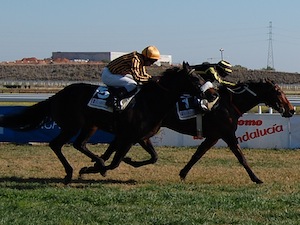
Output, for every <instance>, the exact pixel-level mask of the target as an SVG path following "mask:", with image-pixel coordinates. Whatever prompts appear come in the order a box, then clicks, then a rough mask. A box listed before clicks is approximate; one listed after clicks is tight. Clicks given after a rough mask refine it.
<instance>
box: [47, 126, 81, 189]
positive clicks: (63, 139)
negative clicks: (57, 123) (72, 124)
mask: <svg viewBox="0 0 300 225" xmlns="http://www.w3.org/2000/svg"><path fill="white" fill-rule="evenodd" d="M75 134H76V132H68V131H66V130H63V129H62V130H61V132H60V134H59V135H58V136H57V137H56V138H54V139H53V140H52V141H51V142H50V143H49V146H50V148H51V149H52V150H53V151H54V153H55V154H56V156H57V157H58V159H59V160H60V162H61V163H62V165H63V166H64V168H65V171H66V176H65V178H64V183H65V184H68V183H70V181H71V179H72V175H73V168H72V166H71V165H70V164H69V162H68V160H67V159H66V157H65V156H64V155H63V153H62V151H61V149H62V146H63V145H64V144H65V143H67V142H68V141H69V140H70V139H71V138H72V137H73V136H74V135H75Z"/></svg>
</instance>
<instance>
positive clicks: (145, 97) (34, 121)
mask: <svg viewBox="0 0 300 225" xmlns="http://www.w3.org/2000/svg"><path fill="white" fill-rule="evenodd" d="M192 71H193V70H191V69H190V68H189V65H188V63H183V68H182V69H181V68H178V67H174V68H171V69H167V70H166V71H165V72H164V73H163V74H162V76H160V77H159V78H158V79H157V80H155V81H152V82H151V81H149V82H148V83H146V84H144V85H143V86H142V87H141V89H140V91H139V92H138V93H137V94H136V96H135V97H134V99H133V100H132V101H131V103H130V105H129V106H128V109H127V110H124V111H122V112H120V113H112V112H107V111H104V110H103V111H102V110H99V109H94V108H91V107H88V105H87V104H88V102H89V100H90V99H91V97H92V96H93V94H94V92H95V90H96V89H97V86H96V85H91V84H71V85H69V86H67V87H66V88H64V89H63V90H61V91H59V92H58V93H56V94H55V95H53V96H52V97H50V98H49V99H47V100H45V101H42V102H39V103H37V104H35V105H33V106H29V107H27V108H26V109H25V110H24V111H23V112H21V113H20V114H16V115H5V116H1V117H0V126H1V127H8V128H13V129H18V130H24V131H26V130H30V129H35V128H37V127H38V126H40V125H41V124H43V123H44V122H45V121H47V117H50V118H51V119H52V120H53V121H55V122H56V123H57V125H58V126H59V127H60V128H61V129H60V134H59V135H58V136H57V137H56V138H54V139H53V140H52V141H51V142H50V143H49V145H50V148H51V149H52V150H53V151H54V152H55V154H56V155H57V157H58V158H59V160H60V161H61V163H62V164H63V166H64V169H65V171H66V176H65V183H68V182H70V181H71V179H72V174H73V168H72V167H71V165H70V164H69V162H68V161H67V159H66V158H65V156H64V155H63V154H62V146H63V145H64V144H65V143H67V142H68V141H69V140H70V139H71V138H72V137H74V136H76V135H77V134H78V132H79V134H78V136H77V137H76V139H75V141H74V143H73V146H74V147H75V148H76V149H77V150H79V151H81V152H82V153H84V154H85V155H87V156H88V157H90V158H91V159H92V161H94V162H96V163H95V164H96V165H97V166H98V167H99V168H101V169H102V173H103V174H104V173H105V172H106V170H110V169H114V168H116V167H117V166H118V165H119V163H120V161H122V159H123V157H124V156H125V155H126V153H127V152H128V151H129V149H130V148H131V146H132V145H133V144H135V143H137V142H138V141H139V140H143V139H148V138H150V137H151V136H153V135H154V134H156V132H157V131H158V130H159V128H160V126H161V124H162V120H163V118H164V117H165V116H166V114H167V112H168V111H170V109H171V108H172V107H173V106H174V105H175V103H176V102H177V101H178V99H179V97H180V95H181V94H182V93H186V92H187V93H191V94H193V95H198V94H199V87H200V82H201V79H200V78H199V77H197V75H195V74H193V73H192ZM97 129H101V130H104V131H108V132H111V133H113V134H115V141H114V143H115V147H116V148H117V149H118V151H117V153H116V154H115V156H114V159H113V160H112V162H111V164H110V165H108V166H105V165H104V162H103V160H102V159H101V158H99V157H98V156H97V155H95V154H93V153H92V152H90V151H89V150H88V149H87V147H86V142H87V141H88V139H89V137H90V136H92V135H93V134H94V132H95V131H96V130H97ZM83 171H84V170H83ZM88 172H90V171H88Z"/></svg>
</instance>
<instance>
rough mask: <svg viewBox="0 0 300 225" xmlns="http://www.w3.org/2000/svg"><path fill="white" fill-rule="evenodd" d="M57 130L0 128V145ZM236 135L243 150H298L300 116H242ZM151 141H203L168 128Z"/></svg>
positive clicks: (97, 138) (98, 138)
mask: <svg viewBox="0 0 300 225" xmlns="http://www.w3.org/2000/svg"><path fill="white" fill-rule="evenodd" d="M31 100H32V99H31ZM40 100H41V99H40ZM0 101H1V98H0ZM37 101H39V100H37ZM293 101H294V103H292V104H295V103H296V104H297V105H299V104H298V103H299V102H298V101H299V99H298V98H297V99H294V100H293ZM22 108H23V106H0V115H2V114H8V113H16V112H18V111H19V110H22ZM59 129H60V128H59V127H58V126H57V125H56V124H55V123H54V122H53V121H50V122H48V123H46V124H45V125H43V126H42V127H40V128H39V129H36V130H33V131H29V132H17V131H14V130H11V129H7V128H1V127H0V142H13V143H29V142H49V141H50V140H52V139H53V138H54V137H55V136H56V135H58V133H59ZM236 134H237V138H238V142H239V144H240V146H241V147H243V148H271V149H280V148H284V149H296V148H300V115H294V116H293V117H291V118H282V117H281V116H280V115H279V114H278V113H272V114H269V113H264V114H259V113H249V114H244V115H243V116H242V117H241V118H240V119H239V126H238V129H237V132H236ZM113 138H114V135H113V134H110V133H107V132H104V131H97V132H96V134H95V135H94V136H93V137H92V138H91V140H90V143H110V142H111V141H112V140H113ZM73 140H74V139H72V140H71V141H70V142H72V141H73ZM151 140H152V142H153V144H154V145H155V146H197V145H199V144H200V143H201V142H202V139H199V138H196V137H192V136H188V135H183V134H180V133H177V132H175V131H172V130H170V129H168V128H161V129H160V131H159V132H158V133H157V134H156V135H155V136H154V137H152V138H151ZM216 146H219V147H226V144H225V143H224V142H223V141H219V142H218V143H217V145H216Z"/></svg>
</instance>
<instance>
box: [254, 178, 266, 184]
mask: <svg viewBox="0 0 300 225" xmlns="http://www.w3.org/2000/svg"><path fill="white" fill-rule="evenodd" d="M255 183H257V184H263V183H264V182H263V181H262V180H260V179H257V180H256V181H255Z"/></svg>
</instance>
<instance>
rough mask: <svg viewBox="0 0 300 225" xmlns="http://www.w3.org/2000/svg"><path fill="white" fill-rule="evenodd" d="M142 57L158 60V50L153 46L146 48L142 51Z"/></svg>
mask: <svg viewBox="0 0 300 225" xmlns="http://www.w3.org/2000/svg"><path fill="white" fill-rule="evenodd" d="M142 55H143V56H145V57H147V58H149V59H156V60H158V59H160V53H159V51H158V49H157V48H156V47H155V46H153V45H151V46H148V47H146V48H145V49H144V50H143V51H142Z"/></svg>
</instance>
